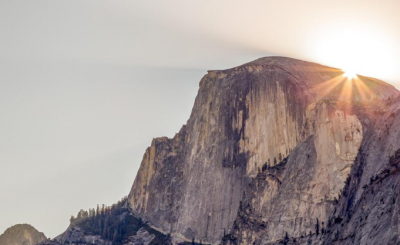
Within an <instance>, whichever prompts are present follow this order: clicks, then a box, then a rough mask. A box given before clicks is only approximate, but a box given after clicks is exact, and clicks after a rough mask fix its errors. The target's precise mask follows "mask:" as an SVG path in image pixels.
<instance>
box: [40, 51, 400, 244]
mask: <svg viewBox="0 0 400 245" xmlns="http://www.w3.org/2000/svg"><path fill="white" fill-rule="evenodd" d="M398 128H400V92H399V91H398V90H397V89H395V88H394V87H393V86H392V85H390V84H387V83H385V82H383V81H380V80H378V79H374V78H370V77H365V76H358V77H357V78H356V79H350V78H347V77H345V76H344V72H343V71H342V70H340V69H337V68H331V67H327V66H323V65H321V64H316V63H312V62H306V61H301V60H296V59H291V58H286V57H264V58H260V59H257V60H255V61H252V62H249V63H246V64H243V65H241V66H237V67H234V68H230V69H225V70H218V71H208V73H207V74H206V75H205V76H204V77H203V78H202V79H201V81H200V83H199V92H198V95H197V97H196V100H195V103H194V106H193V109H192V112H191V114H190V117H189V119H188V121H187V123H186V124H185V125H183V126H182V128H181V129H180V130H179V132H178V133H177V134H176V135H175V136H174V137H173V138H167V137H159V138H154V139H153V140H152V143H151V146H149V147H148V148H147V149H146V151H145V153H144V155H143V159H142V163H141V166H140V169H139V171H138V172H137V174H136V177H135V180H134V183H133V185H132V188H131V191H130V193H129V195H128V197H127V199H126V201H124V202H119V203H118V205H117V206H118V208H119V209H121V210H119V209H118V210H119V211H116V213H115V214H118V215H117V216H115V214H114V211H110V212H109V211H106V212H105V213H101V214H100V216H99V217H97V215H98V214H96V215H93V214H91V215H89V216H88V217H86V216H87V215H86V216H85V218H84V219H83V220H81V221H80V222H73V221H71V225H70V227H69V228H68V229H67V230H66V232H64V233H63V234H61V235H60V236H59V237H57V238H56V239H53V240H52V241H46V242H44V243H43V244H47V245H59V244H63V243H65V242H69V243H72V244H96V245H111V244H113V243H112V241H111V240H110V237H111V235H110V234H107V232H105V233H104V229H103V228H104V226H101V225H100V227H102V228H101V229H102V231H103V232H100V231H98V232H97V233H96V234H94V233H93V232H92V231H91V230H93V229H94V228H93V227H90V226H88V224H89V223H90V224H94V225H95V226H96V227H97V226H98V225H97V223H96V222H94V221H95V220H97V219H98V220H103V221H101V222H104V220H111V219H112V220H120V221H119V222H120V223H118V226H117V227H120V226H124V227H125V226H126V227H130V228H129V229H128V230H127V231H126V233H124V234H123V239H122V240H121V239H119V240H118V239H117V240H118V241H120V240H121V241H122V242H118V243H115V244H129V245H141V244H159V243H161V244H171V245H172V244H173V245H177V244H179V245H181V244H221V245H236V244H255V245H261V244H271V245H272V244H316V245H317V244H318V245H322V244H344V245H347V244H363V245H364V244H365V245H367V244H368V245H369V244H379V243H380V242H383V243H384V244H397V243H398V242H400V238H399V236H400V232H399V231H400V218H399V217H400V200H397V196H399V194H400V193H399V191H398V190H400V188H398V186H399V185H400V175H398V173H400V166H399V164H400V130H398ZM105 210H112V208H110V209H107V208H106V209H105ZM108 212H109V213H108ZM89 213H90V212H89ZM369 213H372V214H373V215H368V214H369ZM109 215H111V216H112V215H114V216H115V217H116V218H115V217H114V216H113V217H114V218H112V217H111V216H109ZM82 222H83V223H82ZM85 222H86V223H85ZM101 222H100V223H101ZM101 224H102V223H101ZM85 227H89V228H85ZM85 229H86V230H85ZM98 229H99V228H98ZM105 231H107V229H105ZM108 233H110V232H108ZM118 234H119V233H118ZM118 234H117V235H118ZM383 243H382V244H383Z"/></svg>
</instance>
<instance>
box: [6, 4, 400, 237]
mask: <svg viewBox="0 0 400 245" xmlns="http://www.w3.org/2000/svg"><path fill="white" fill-rule="evenodd" d="M399 9H400V1H398V0H392V1H390V0H369V1H365V0H358V1H357V0H353V1H340V0H334V1H333V0H332V1H329V0H325V1H321V0H315V1H309V0H302V1H298V0H292V1H289V0H279V1H278V0H274V1H272V0H260V1H233V0H229V1H228V0H226V1H218V0H217V1H215V0H214V1H171V0H169V1H155V0H153V1H133V0H130V1H115V0H110V1H102V0H92V1H83V0H68V1H54V0H48V1H40V0H38V1H32V0H24V1H19V0H1V1H0V116H1V119H0V197H1V199H0V210H1V211H0V233H2V231H4V230H5V229H6V228H7V227H9V226H11V225H13V224H16V223H30V224H32V225H34V226H35V227H36V228H37V229H38V230H40V231H43V232H45V234H46V235H47V236H50V237H54V236H56V235H58V234H60V233H61V232H63V230H64V229H65V228H66V227H67V226H68V223H69V217H70V215H72V214H74V215H75V214H76V213H77V212H78V211H79V209H81V208H84V209H87V208H90V207H95V205H96V204H103V203H105V204H112V203H114V202H115V201H117V200H118V199H120V198H121V197H122V196H124V195H127V194H128V192H129V190H130V187H131V185H132V183H133V180H134V178H135V175H136V172H137V170H138V168H139V165H140V161H141V158H142V156H143V153H144V151H145V149H146V147H147V146H149V145H150V143H151V140H152V138H154V137H158V136H169V137H172V136H173V135H174V134H175V133H176V132H178V131H179V129H180V127H181V126H182V125H183V124H184V123H185V122H186V120H187V119H188V117H189V114H190V110H191V107H192V105H193V102H194V98H195V96H196V93H197V89H198V83H199V81H200V79H201V77H202V76H203V75H204V74H205V73H206V71H207V70H208V69H224V68H230V67H233V66H236V65H240V64H242V63H245V62H249V61H251V60H253V59H256V58H259V57H262V56H267V55H272V54H273V55H282V56H290V57H294V58H299V59H305V60H309V61H315V62H320V63H324V64H328V65H332V66H336V67H339V68H345V69H354V70H355V71H357V72H358V73H361V74H363V75H369V76H376V77H378V78H381V79H384V80H386V81H388V82H390V83H392V84H394V85H396V86H397V87H400V51H399V48H400V45H399V43H400V15H399V14H398V10H399Z"/></svg>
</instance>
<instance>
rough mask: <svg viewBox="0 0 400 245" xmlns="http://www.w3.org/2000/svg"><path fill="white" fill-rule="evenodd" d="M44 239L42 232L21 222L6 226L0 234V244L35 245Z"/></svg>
mask: <svg viewBox="0 0 400 245" xmlns="http://www.w3.org/2000/svg"><path fill="white" fill-rule="evenodd" d="M45 240H46V237H45V235H44V234H43V233H41V232H39V231H37V230H36V229H35V228H34V227H32V226H30V225H27V224H21V225H14V226H12V227H10V228H8V229H7V230H6V231H5V232H4V233H3V234H2V235H1V236H0V245H36V244H39V243H40V242H43V241H45Z"/></svg>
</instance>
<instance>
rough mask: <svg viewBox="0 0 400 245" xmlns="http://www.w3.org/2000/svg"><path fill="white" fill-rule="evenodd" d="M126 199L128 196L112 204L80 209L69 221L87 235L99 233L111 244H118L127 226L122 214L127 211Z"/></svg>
mask: <svg viewBox="0 0 400 245" xmlns="http://www.w3.org/2000/svg"><path fill="white" fill-rule="evenodd" d="M127 200H128V198H127V197H124V198H122V199H121V200H120V201H118V203H116V204H113V205H112V206H105V205H104V204H103V205H101V207H100V205H97V208H96V209H94V208H92V209H89V210H88V211H85V210H83V209H81V210H80V211H79V212H78V215H77V217H76V218H75V217H74V216H71V219H70V222H71V224H72V225H76V226H79V227H80V228H82V229H83V230H84V232H85V234H87V235H99V236H101V237H102V238H103V239H106V240H109V241H112V242H113V244H119V243H121V242H122V240H123V237H124V234H125V233H126V227H127V226H126V225H125V222H126V220H125V219H124V218H123V214H124V213H126V214H127V213H128V209H127V208H126V203H127Z"/></svg>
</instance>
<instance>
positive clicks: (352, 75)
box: [343, 70, 357, 79]
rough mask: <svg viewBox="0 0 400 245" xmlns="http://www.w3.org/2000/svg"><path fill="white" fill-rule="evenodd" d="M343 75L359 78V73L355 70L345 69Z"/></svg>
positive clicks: (349, 77)
mask: <svg viewBox="0 0 400 245" xmlns="http://www.w3.org/2000/svg"><path fill="white" fill-rule="evenodd" d="M343 76H344V77H346V78H348V79H356V78H357V74H356V73H355V72H353V71H350V70H348V71H344V73H343Z"/></svg>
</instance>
